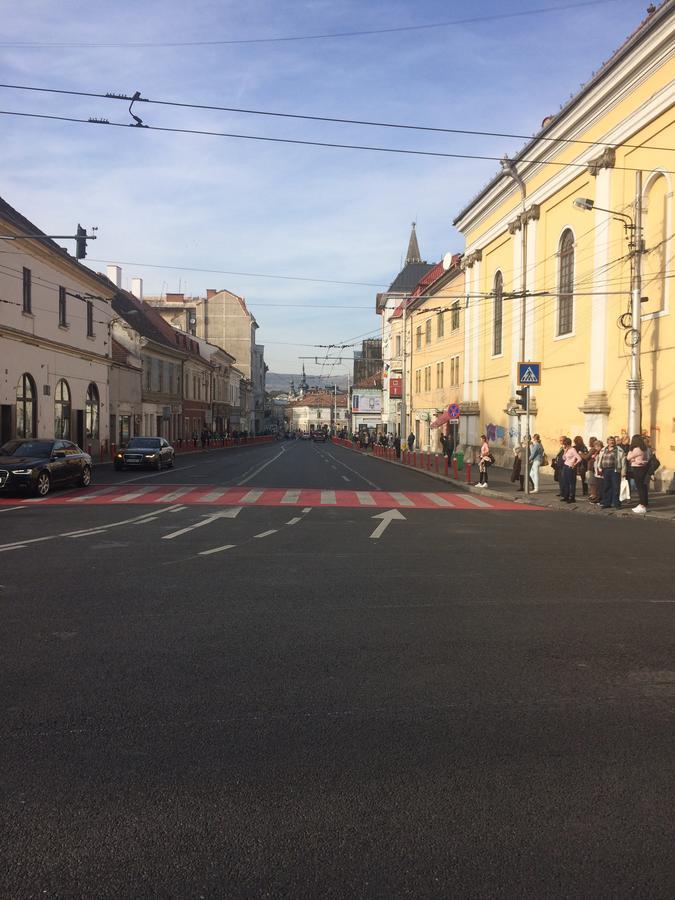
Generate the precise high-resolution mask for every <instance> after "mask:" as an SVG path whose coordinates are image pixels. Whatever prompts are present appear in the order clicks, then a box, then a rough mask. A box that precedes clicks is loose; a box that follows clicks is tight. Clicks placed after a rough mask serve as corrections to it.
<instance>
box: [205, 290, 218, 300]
mask: <svg viewBox="0 0 675 900" xmlns="http://www.w3.org/2000/svg"><path fill="white" fill-rule="evenodd" d="M217 293H218V291H217V290H216V289H215V288H207V289H206V299H207V300H210V299H211V297H215V296H216V294H217Z"/></svg>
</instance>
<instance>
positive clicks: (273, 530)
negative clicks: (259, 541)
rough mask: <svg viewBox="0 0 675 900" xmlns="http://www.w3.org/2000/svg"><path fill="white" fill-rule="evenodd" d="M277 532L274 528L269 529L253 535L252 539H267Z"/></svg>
mask: <svg viewBox="0 0 675 900" xmlns="http://www.w3.org/2000/svg"><path fill="white" fill-rule="evenodd" d="M277 530H278V529H276V528H270V530H269V531H261V532H260V534H254V535H253V537H254V538H264V537H268V536H269V535H270V534H276V533H277Z"/></svg>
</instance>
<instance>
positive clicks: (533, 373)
mask: <svg viewBox="0 0 675 900" xmlns="http://www.w3.org/2000/svg"><path fill="white" fill-rule="evenodd" d="M518 384H524V385H526V386H527V385H538V384H541V363H538V362H519V363H518Z"/></svg>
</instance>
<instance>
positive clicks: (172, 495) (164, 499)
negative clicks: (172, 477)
mask: <svg viewBox="0 0 675 900" xmlns="http://www.w3.org/2000/svg"><path fill="white" fill-rule="evenodd" d="M193 490H194V488H191V487H186V488H178V490H177V491H171V493H170V494H162V496H161V497H157V499H156V500H155V501H154V502H155V503H170V502H171V501H172V500H177V499H178V498H179V497H182V496H183V494H189V493H190V491H193Z"/></svg>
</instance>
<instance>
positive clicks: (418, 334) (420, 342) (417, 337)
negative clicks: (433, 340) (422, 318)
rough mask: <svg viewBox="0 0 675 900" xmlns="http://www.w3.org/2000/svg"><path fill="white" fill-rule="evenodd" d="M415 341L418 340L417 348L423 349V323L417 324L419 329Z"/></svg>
mask: <svg viewBox="0 0 675 900" xmlns="http://www.w3.org/2000/svg"><path fill="white" fill-rule="evenodd" d="M415 341H416V343H415V346H416V349H417V350H421V349H422V326H421V325H418V326H417V331H416V332H415Z"/></svg>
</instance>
